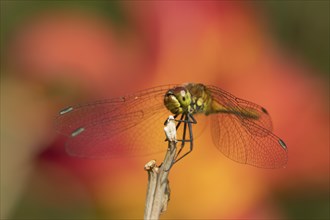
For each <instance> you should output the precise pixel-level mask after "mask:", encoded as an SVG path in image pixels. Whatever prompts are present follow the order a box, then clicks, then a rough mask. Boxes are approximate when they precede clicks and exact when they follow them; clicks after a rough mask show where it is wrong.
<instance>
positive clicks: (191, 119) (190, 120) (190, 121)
mask: <svg viewBox="0 0 330 220" xmlns="http://www.w3.org/2000/svg"><path fill="white" fill-rule="evenodd" d="M185 120H186V122H185V125H188V129H189V140H185V134H184V141H183V143H184V142H190V149H189V151H188V152H186V153H185V154H184V155H182V156H181V157H179V159H177V157H178V155H179V153H180V152H181V150H182V148H183V146H182V145H181V148H180V150H179V152H178V154H177V155H176V157H175V161H174V163H176V162H178V161H179V160H181V159H182V158H184V157H185V156H187V155H188V154H189V153H190V152H191V151H192V150H193V146H194V141H193V140H194V137H193V131H192V125H191V124H197V121H196V120H195V118H194V117H193V116H192V115H190V114H187V115H186V119H185ZM184 133H185V132H184ZM183 145H184V144H183ZM174 163H173V164H174Z"/></svg>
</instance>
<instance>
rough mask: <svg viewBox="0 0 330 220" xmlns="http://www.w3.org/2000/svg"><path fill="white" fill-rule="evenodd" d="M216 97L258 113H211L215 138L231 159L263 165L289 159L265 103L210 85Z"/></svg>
mask: <svg viewBox="0 0 330 220" xmlns="http://www.w3.org/2000/svg"><path fill="white" fill-rule="evenodd" d="M210 91H211V94H212V98H213V100H214V101H216V102H218V103H220V104H221V105H223V106H224V107H226V108H227V109H235V111H238V112H243V113H244V112H246V111H251V110H253V111H255V112H256V113H258V114H260V115H259V117H246V115H245V114H230V113H218V114H214V115H211V117H212V125H211V126H212V127H211V129H212V139H213V142H214V144H215V145H216V147H217V148H218V149H219V150H220V151H221V152H222V153H223V154H224V155H226V156H227V157H229V158H230V159H232V160H234V161H237V162H240V163H244V164H250V165H253V166H256V167H262V168H278V167H283V166H284V165H285V164H286V163H287V159H288V158H287V148H286V145H285V144H284V142H283V141H282V140H281V139H280V138H278V137H277V136H276V135H274V134H273V133H272V132H271V128H272V127H271V120H270V117H269V115H268V113H267V111H265V110H264V109H263V108H262V107H260V106H259V105H256V104H254V103H251V102H248V101H245V100H242V99H239V98H236V97H235V96H233V95H231V94H229V93H227V92H224V91H223V90H220V89H218V88H216V87H213V88H211V89H210Z"/></svg>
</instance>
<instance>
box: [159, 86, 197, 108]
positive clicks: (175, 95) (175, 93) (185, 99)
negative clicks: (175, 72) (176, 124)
mask: <svg viewBox="0 0 330 220" xmlns="http://www.w3.org/2000/svg"><path fill="white" fill-rule="evenodd" d="M190 103H191V94H190V93H189V91H188V90H187V89H186V88H184V87H175V88H173V89H170V90H168V91H167V92H166V94H165V97H164V104H165V106H166V108H167V109H168V110H170V111H171V112H172V113H173V114H181V113H184V112H189V108H190Z"/></svg>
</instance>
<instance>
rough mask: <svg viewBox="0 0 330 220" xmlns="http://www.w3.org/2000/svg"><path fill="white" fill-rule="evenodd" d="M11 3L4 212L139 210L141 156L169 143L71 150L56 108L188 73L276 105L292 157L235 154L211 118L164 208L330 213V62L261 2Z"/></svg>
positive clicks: (173, 212) (173, 180)
mask: <svg viewBox="0 0 330 220" xmlns="http://www.w3.org/2000/svg"><path fill="white" fill-rule="evenodd" d="M1 4H2V9H1V10H2V12H3V14H4V18H6V20H4V22H5V24H6V27H7V26H8V28H7V29H6V32H5V35H4V36H5V38H3V41H2V42H4V45H3V48H2V54H3V55H4V56H2V58H3V59H2V61H3V63H4V64H5V65H4V67H3V68H2V72H1V77H2V78H1V204H2V207H1V209H2V211H1V217H2V218H6V219H18V218H39V219H48V218H56V219H62V218H78V219H79V218H85V219H86V218H87V219H96V218H106V219H122V218H142V217H143V211H144V200H145V194H146V186H147V174H146V173H145V171H144V170H143V166H144V164H145V163H146V162H147V161H149V160H151V159H154V158H156V159H157V161H158V162H160V161H161V160H162V157H163V155H155V156H152V157H150V156H149V157H141V158H132V159H113V160H84V159H78V158H74V157H70V156H68V155H67V154H66V153H65V150H64V143H65V140H64V138H63V137H61V136H60V135H57V134H56V133H55V130H54V118H55V116H56V115H57V112H58V110H59V109H61V108H62V107H64V106H66V105H71V104H75V103H79V102H85V101H88V100H96V99H101V98H110V97H116V96H119V95H122V94H127V93H130V92H134V91H136V90H140V89H145V88H149V87H152V86H156V85H163V84H172V83H184V82H201V83H204V84H212V85H216V86H218V87H220V88H223V89H225V90H227V91H229V92H231V93H233V94H234V95H236V96H238V97H240V98H243V99H247V100H250V101H253V102H255V103H258V104H260V105H262V106H264V107H266V108H267V110H268V111H269V112H270V114H271V116H272V119H273V124H274V133H275V134H276V135H278V136H279V137H281V138H282V139H283V140H285V142H286V144H287V146H288V148H289V162H288V164H287V167H286V168H284V169H277V170H263V169H258V168H254V167H250V166H247V165H242V164H238V163H235V162H234V161H231V160H230V159H228V158H226V157H225V156H223V155H222V154H221V153H220V152H219V151H218V150H217V149H216V148H215V147H214V146H213V143H212V140H211V137H210V131H209V130H206V131H205V132H204V134H203V135H202V136H201V137H199V138H198V139H197V140H196V142H195V149H194V151H193V152H192V153H191V154H190V155H189V156H188V157H187V158H185V159H184V160H183V161H182V162H180V163H178V164H176V165H175V167H174V169H173V170H172V171H171V175H170V186H171V200H170V203H169V207H168V210H167V212H166V213H165V214H163V215H162V218H169V219H171V218H173V219H181V218H185V219H192V218H195V219H230V218H231V219H243V218H247V219H256V218H259V219H290V218H305V217H307V218H314V217H315V218H329V198H328V197H329V82H328V77H329V75H328V73H326V74H324V73H323V72H324V71H326V70H322V69H320V68H318V66H314V65H313V64H311V63H310V62H309V60H308V59H307V58H305V57H304V56H303V55H302V54H299V53H295V52H293V51H292V50H291V48H290V47H287V46H285V45H284V44H282V43H281V41H280V40H279V39H278V37H277V35H276V34H275V33H276V31H275V30H274V29H273V26H272V25H273V24H272V23H271V22H270V20H271V18H270V15H269V14H268V11H267V10H268V9H267V7H265V6H264V5H262V4H256V3H255V4H253V3H251V2H250V3H242V2H222V1H219V2H203V3H202V2H195V1H193V2H175V1H168V2H167V1H161V2H112V3H102V4H101V3H92V2H89V4H87V3H86V4H84V5H82V6H81V5H79V4H77V5H76V4H64V3H62V4H60V3H58V4H54V3H50V2H48V3H47V4H46V3H44V5H42V4H41V3H40V2H39V3H31V2H26V3H25V6H26V5H28V6H29V7H30V8H35V10H31V11H28V12H26V13H22V12H21V11H20V10H22V8H23V5H20V3H17V2H16V3H15V2H10V1H8V2H5V3H1ZM40 5H42V6H40ZM315 7H316V6H315ZM322 7H323V6H322ZM316 8H317V7H316ZM293 10H294V8H293ZM15 13H16V14H15ZM12 17H15V19H12ZM14 21H15V22H14ZM327 24H329V22H328V23H327ZM328 28H329V27H328ZM327 33H328V34H329V29H328V32H327ZM328 46H329V45H328ZM328 56H329V53H328ZM164 120H165V119H164ZM150 135H151V136H152V134H150ZM160 144H163V145H164V147H166V143H160Z"/></svg>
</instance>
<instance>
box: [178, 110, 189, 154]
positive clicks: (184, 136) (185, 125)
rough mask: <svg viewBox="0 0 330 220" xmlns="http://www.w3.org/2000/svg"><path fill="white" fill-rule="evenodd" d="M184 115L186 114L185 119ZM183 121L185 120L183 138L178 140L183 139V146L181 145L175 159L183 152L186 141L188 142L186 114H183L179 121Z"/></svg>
mask: <svg viewBox="0 0 330 220" xmlns="http://www.w3.org/2000/svg"><path fill="white" fill-rule="evenodd" d="M183 116H185V119H184V120H182V118H183ZM181 122H184V125H183V134H182V140H178V141H181V147H180V149H179V151H178V153H177V154H176V156H175V160H176V158H177V157H178V156H179V154H180V153H181V151H182V149H183V147H184V145H185V142H186V131H187V116H186V115H182V117H181V119H180V122H179V123H181Z"/></svg>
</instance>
